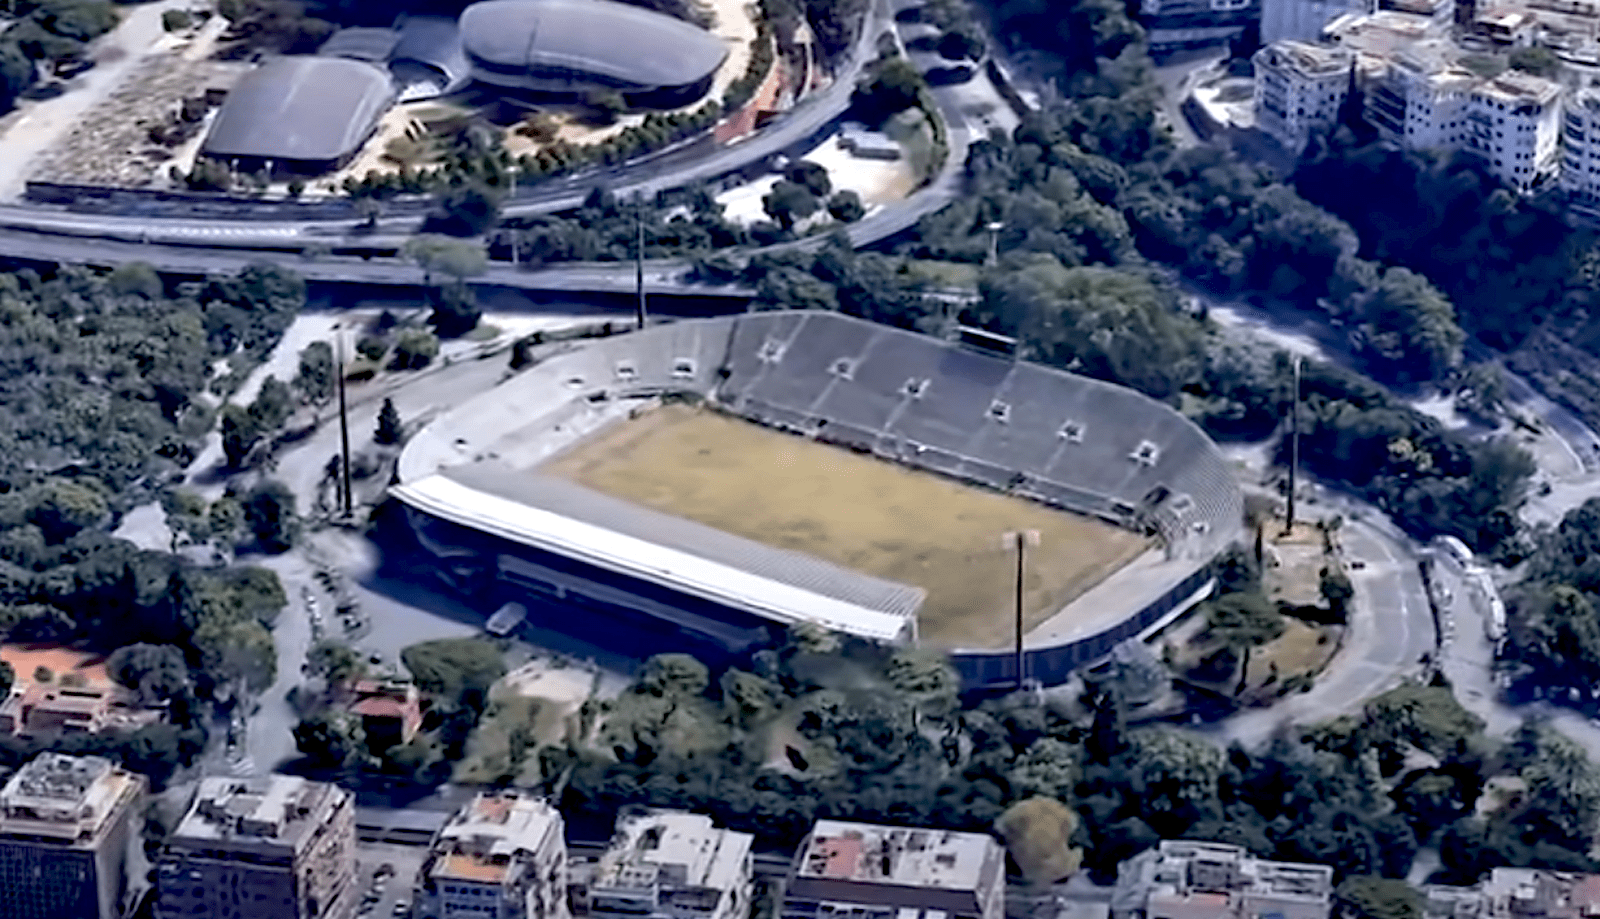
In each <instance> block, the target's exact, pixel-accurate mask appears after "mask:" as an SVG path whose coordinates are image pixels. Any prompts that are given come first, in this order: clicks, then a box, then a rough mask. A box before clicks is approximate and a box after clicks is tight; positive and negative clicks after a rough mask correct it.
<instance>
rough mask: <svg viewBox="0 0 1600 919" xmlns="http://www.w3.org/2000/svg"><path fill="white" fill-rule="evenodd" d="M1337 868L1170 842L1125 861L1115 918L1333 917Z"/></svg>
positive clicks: (1114, 896)
mask: <svg viewBox="0 0 1600 919" xmlns="http://www.w3.org/2000/svg"><path fill="white" fill-rule="evenodd" d="M1332 902H1333V869H1332V868H1330V867H1328V866H1327V865H1302V864H1295V863H1291V862H1271V861H1267V860H1265V859H1259V858H1255V857H1253V856H1251V855H1250V854H1248V852H1247V851H1246V850H1245V849H1244V848H1243V847H1242V846H1230V845H1225V844H1222V843H1211V842H1194V841H1190V840H1167V841H1164V842H1162V843H1161V845H1160V846H1158V847H1156V848H1154V849H1148V850H1146V851H1144V852H1142V853H1140V854H1139V855H1136V856H1134V857H1133V858H1130V859H1128V860H1127V861H1125V862H1123V863H1122V865H1121V866H1119V867H1118V869H1117V884H1116V887H1115V888H1114V889H1113V890H1112V894H1111V919H1266V917H1277V919H1328V912H1329V909H1330V908H1331V906H1332Z"/></svg>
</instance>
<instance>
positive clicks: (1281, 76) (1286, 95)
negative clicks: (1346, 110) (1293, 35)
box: [1252, 40, 1355, 153]
mask: <svg viewBox="0 0 1600 919" xmlns="http://www.w3.org/2000/svg"><path fill="white" fill-rule="evenodd" d="M1252 60H1253V62H1254V64H1255V71H1256V87H1255V110H1256V126H1257V127H1259V128H1260V129H1261V130H1263V131H1265V132H1266V133H1267V134H1268V135H1270V136H1271V137H1272V138H1273V139H1274V140H1276V141H1277V142H1278V143H1280V144H1282V145H1283V147H1284V148H1285V149H1287V150H1291V151H1293V152H1296V153H1298V152H1300V151H1301V150H1304V149H1305V146H1306V143H1307V142H1308V141H1310V139H1311V132H1312V131H1315V130H1327V129H1329V128H1332V127H1333V126H1334V124H1335V123H1337V121H1338V118H1339V107H1340V106H1341V105H1343V104H1344V100H1345V96H1346V95H1347V94H1348V92H1349V88H1350V75H1351V68H1352V67H1353V66H1354V65H1355V55H1353V54H1351V53H1350V52H1349V51H1346V50H1345V49H1343V48H1330V47H1326V46H1323V45H1312V44H1307V43H1306V42H1301V41H1293V40H1288V41H1278V42H1273V43H1272V44H1270V45H1268V46H1266V47H1265V48H1262V49H1261V50H1260V51H1257V52H1256V54H1255V57H1254V58H1253V59H1252Z"/></svg>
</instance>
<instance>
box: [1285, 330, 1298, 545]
mask: <svg viewBox="0 0 1600 919" xmlns="http://www.w3.org/2000/svg"><path fill="white" fill-rule="evenodd" d="M1299 469H1300V355H1298V354H1296V355H1295V356H1294V396H1293V397H1292V398H1291V399H1290V400H1289V525H1288V528H1287V530H1285V532H1289V533H1292V532H1294V490H1295V477H1296V475H1297V473H1298V472H1299Z"/></svg>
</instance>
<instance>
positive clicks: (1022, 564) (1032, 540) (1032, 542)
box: [1004, 530, 1039, 692]
mask: <svg viewBox="0 0 1600 919" xmlns="http://www.w3.org/2000/svg"><path fill="white" fill-rule="evenodd" d="M1038 544H1039V531H1038V530H1008V531H1006V535H1005V542H1004V545H1005V547H1006V548H1008V549H1009V548H1011V547H1012V546H1016V549H1017V606H1016V613H1017V691H1018V692H1021V691H1022V690H1023V688H1024V687H1025V686H1026V685H1027V682H1028V680H1027V677H1028V669H1027V661H1026V659H1025V658H1024V657H1023V655H1022V582H1023V575H1024V572H1025V570H1026V564H1027V563H1026V561H1025V559H1026V556H1027V547H1028V546H1037V545H1038Z"/></svg>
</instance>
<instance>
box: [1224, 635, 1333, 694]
mask: <svg viewBox="0 0 1600 919" xmlns="http://www.w3.org/2000/svg"><path fill="white" fill-rule="evenodd" d="M1285 624H1286V626H1287V627H1286V628H1285V629H1284V630H1283V634H1282V635H1279V636H1278V637H1277V638H1275V639H1273V640H1272V641H1269V642H1267V643H1266V644H1265V645H1262V646H1261V647H1260V648H1257V649H1256V650H1255V652H1254V653H1252V654H1251V655H1250V675H1249V677H1248V679H1247V680H1246V685H1247V686H1248V687H1250V689H1251V690H1255V691H1265V692H1271V691H1272V690H1274V689H1275V687H1276V685H1281V684H1282V683H1283V682H1285V681H1293V680H1294V678H1295V677H1300V676H1305V677H1309V676H1314V675H1315V674H1317V673H1320V672H1321V671H1322V668H1323V667H1326V666H1327V665H1328V659H1329V658H1331V657H1333V655H1334V652H1336V651H1337V650H1338V649H1339V641H1338V636H1337V634H1336V631H1337V627H1328V626H1323V627H1320V628H1319V627H1317V626H1312V625H1307V624H1306V623H1304V622H1301V621H1300V620H1298V619H1294V618H1286V619H1285Z"/></svg>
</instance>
